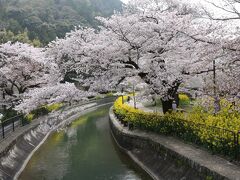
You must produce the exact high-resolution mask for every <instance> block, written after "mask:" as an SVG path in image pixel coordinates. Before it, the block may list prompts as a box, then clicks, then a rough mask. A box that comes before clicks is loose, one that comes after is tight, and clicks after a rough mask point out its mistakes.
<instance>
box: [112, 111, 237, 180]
mask: <svg viewBox="0 0 240 180" xmlns="http://www.w3.org/2000/svg"><path fill="white" fill-rule="evenodd" d="M109 116H110V126H111V131H112V135H113V137H114V139H115V141H116V142H117V144H118V145H119V147H120V148H121V149H122V150H124V151H125V152H126V153H127V154H128V155H129V156H130V157H131V158H132V159H133V160H134V161H135V162H136V163H137V164H138V165H139V166H140V167H142V168H143V169H144V170H145V171H146V172H147V173H148V174H149V175H150V176H151V177H152V178H153V179H171V180H172V179H177V180H179V179H182V180H183V179H189V180H193V179H194V180H198V179H202V180H213V179H217V180H222V179H232V180H240V167H239V166H237V165H235V164H233V163H231V162H229V161H227V160H225V159H223V158H221V157H219V156H215V155H212V154H211V153H209V152H207V151H204V150H202V149H199V148H197V147H195V146H192V145H190V144H186V143H184V142H182V141H180V140H178V139H176V138H173V137H168V136H162V135H159V134H155V133H150V132H143V131H140V130H136V129H135V130H132V131H129V130H128V128H127V127H123V125H122V124H121V123H120V121H118V119H117V118H116V116H115V115H114V113H113V110H112V108H111V109H110V112H109Z"/></svg>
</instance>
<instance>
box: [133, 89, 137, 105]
mask: <svg viewBox="0 0 240 180" xmlns="http://www.w3.org/2000/svg"><path fill="white" fill-rule="evenodd" d="M133 103H134V108H135V109H136V108H137V107H136V96H135V86H134V85H133Z"/></svg>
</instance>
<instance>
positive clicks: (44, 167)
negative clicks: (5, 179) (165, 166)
mask: <svg viewBox="0 0 240 180" xmlns="http://www.w3.org/2000/svg"><path fill="white" fill-rule="evenodd" d="M109 108H110V105H107V106H104V107H100V108H98V109H97V110H95V111H93V112H91V113H88V114H86V115H84V116H81V117H80V118H78V119H77V120H76V121H74V122H73V123H72V124H71V125H70V126H69V127H68V128H66V130H65V131H60V132H56V133H53V134H52V135H51V136H50V137H49V138H48V140H47V141H46V142H45V143H44V144H43V145H42V146H41V147H40V148H39V150H38V151H37V152H35V154H34V155H33V157H32V158H31V160H30V161H29V163H28V165H27V166H26V168H25V170H24V171H23V172H22V174H21V176H20V178H19V179H21V180H33V179H34V180H55V179H56V180H60V179H61V180H77V179H80V180H110V179H112V180H149V179H151V178H150V177H148V175H147V174H146V173H145V172H143V171H142V170H141V169H140V168H138V167H137V166H136V164H135V163H133V162H132V161H131V160H130V159H129V158H128V156H126V155H125V154H124V153H123V152H120V151H119V150H118V148H117V147H116V144H115V142H114V140H113V139H112V137H111V134H110V128H109V122H108V111H109Z"/></svg>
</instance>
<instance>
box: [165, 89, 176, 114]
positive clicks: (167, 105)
mask: <svg viewBox="0 0 240 180" xmlns="http://www.w3.org/2000/svg"><path fill="white" fill-rule="evenodd" d="M161 101H162V109H163V113H164V114H166V113H167V112H171V111H172V110H173V109H172V103H173V101H175V102H176V105H177V107H178V106H179V97H178V93H176V94H175V95H174V99H168V100H163V99H161Z"/></svg>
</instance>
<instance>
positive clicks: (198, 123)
mask: <svg viewBox="0 0 240 180" xmlns="http://www.w3.org/2000/svg"><path fill="white" fill-rule="evenodd" d="M126 98H127V97H126V96H124V100H126ZM113 110H114V113H115V115H116V116H117V118H118V119H119V120H121V121H123V122H129V123H131V124H133V126H134V127H135V128H139V129H143V130H147V131H154V132H157V133H161V134H166V135H174V136H177V137H180V138H182V139H184V140H186V141H191V142H194V143H196V144H199V145H202V146H204V147H206V148H208V149H210V150H212V151H213V152H218V153H222V154H225V155H229V156H234V155H235V152H236V144H235V143H236V141H234V136H237V133H238V131H239V130H240V114H239V113H238V112H237V111H234V110H232V111H231V108H230V106H225V108H223V109H222V111H221V112H220V113H219V114H217V115H212V114H210V113H207V112H204V111H203V109H202V108H200V107H195V108H194V109H193V111H192V112H190V113H187V114H186V113H170V114H166V115H162V114H156V113H151V112H144V111H142V110H139V109H134V108H133V107H132V106H130V105H128V104H126V103H125V104H122V98H121V97H120V98H118V99H117V100H116V101H115V103H114V108H113ZM235 140H236V139H235Z"/></svg>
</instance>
